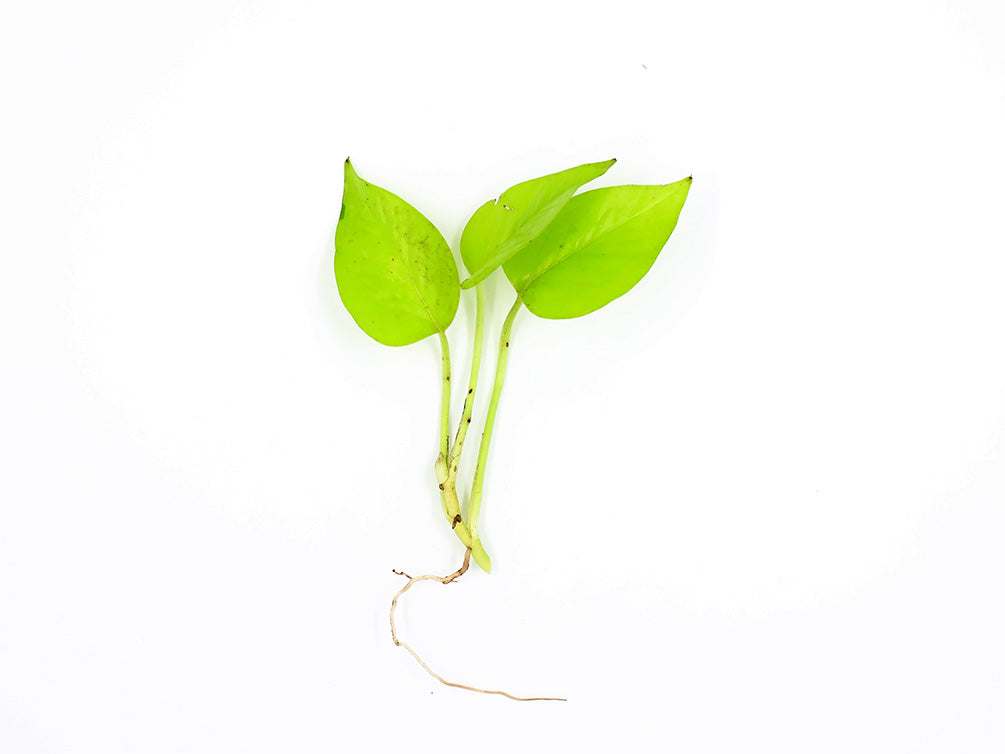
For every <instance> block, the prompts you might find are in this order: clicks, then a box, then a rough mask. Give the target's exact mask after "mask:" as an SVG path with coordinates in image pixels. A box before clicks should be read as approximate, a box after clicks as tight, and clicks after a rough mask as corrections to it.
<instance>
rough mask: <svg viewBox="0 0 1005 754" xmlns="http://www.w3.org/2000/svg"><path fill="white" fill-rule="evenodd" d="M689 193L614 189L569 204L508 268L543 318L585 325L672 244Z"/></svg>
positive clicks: (669, 188) (684, 187)
mask: <svg viewBox="0 0 1005 754" xmlns="http://www.w3.org/2000/svg"><path fill="white" fill-rule="evenodd" d="M690 187H691V179H690V178H685V179H684V180H682V181H677V182H676V183H669V184H666V185H664V186H614V187H612V188H601V189H594V190H593V191H587V192H585V193H583V194H579V195H578V196H574V197H572V199H570V200H569V202H568V203H567V204H566V205H565V207H564V208H563V209H562V211H561V212H559V214H558V215H557V217H555V219H554V220H553V221H552V222H551V224H549V225H548V227H547V228H546V229H545V230H544V232H543V233H541V234H540V235H539V236H538V237H537V238H535V239H534V240H533V241H532V242H531V243H529V244H528V245H527V246H526V247H525V248H524V249H523V251H521V252H519V253H518V254H516V255H514V256H513V257H511V258H510V259H509V261H508V262H506V264H504V265H503V269H504V270H505V272H506V277H508V278H509V280H510V282H511V283H512V284H513V287H514V288H516V291H517V293H518V294H519V295H520V296H521V297H522V299H523V302H524V304H526V306H527V308H528V309H529V310H530V311H531V312H532V313H534V314H536V315H537V316H539V317H545V318H548V319H568V318H571V317H581V316H583V315H584V314H589V313H590V312H592V311H596V310H597V309H599V308H601V307H602V306H605V305H606V304H609V303H610V302H611V301H613V300H614V299H616V298H617V297H618V296H621V295H623V294H624V293H627V292H628V291H629V290H630V289H631V288H632V287H633V286H634V285H635V284H636V283H638V282H639V281H640V280H641V279H642V278H643V277H644V276H645V274H646V273H647V272H648V271H649V268H650V267H652V264H653V262H655V261H656V257H657V256H658V255H659V253H660V251H661V250H662V248H663V246H664V245H665V244H666V242H667V240H668V239H669V238H670V234H671V233H672V232H673V229H674V227H675V226H676V225H677V217H678V216H679V215H680V211H681V208H682V207H683V206H684V200H685V199H686V198H687V194H688V190H689V189H690Z"/></svg>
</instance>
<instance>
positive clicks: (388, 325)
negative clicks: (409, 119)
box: [334, 160, 460, 346]
mask: <svg viewBox="0 0 1005 754" xmlns="http://www.w3.org/2000/svg"><path fill="white" fill-rule="evenodd" d="M334 265H335V281H336V284H337V285H338V290H339V295H340V297H341V298H342V303H343V304H345V307H346V309H348V311H349V314H350V315H352V318H353V319H354V320H355V321H356V324H358V325H359V327H360V328H361V329H362V330H363V332H365V333H366V334H367V335H369V336H370V337H371V338H373V339H374V340H376V341H378V342H379V343H383V344H384V345H388V346H404V345H409V344H411V343H415V342H416V341H419V340H422V339H423V338H425V337H428V336H429V335H434V334H435V333H437V332H444V331H445V330H446V329H447V327H449V326H450V323H451V322H452V321H453V319H454V316H455V315H456V313H457V307H458V305H459V303H460V278H459V275H458V272H457V263H456V262H455V261H454V256H453V254H452V253H451V251H450V247H449V246H448V245H447V242H446V241H445V240H444V238H443V236H442V235H441V234H440V232H439V231H438V230H437V229H436V227H435V226H434V225H433V224H432V223H431V222H430V221H429V220H428V219H426V217H425V216H424V215H423V214H422V213H421V212H419V211H418V210H417V209H415V207H413V206H412V205H411V204H409V203H408V202H406V201H405V200H404V199H402V198H401V197H399V196H397V195H396V194H393V193H391V192H390V191H387V190H386V189H383V188H380V187H379V186H375V185H373V184H372V183H369V182H367V181H365V180H363V179H362V178H360V177H359V175H358V174H357V173H356V171H355V169H354V168H353V166H352V163H351V162H350V161H349V160H346V162H345V188H344V191H343V197H342V210H341V212H340V214H339V221H338V225H337V226H336V228H335V259H334Z"/></svg>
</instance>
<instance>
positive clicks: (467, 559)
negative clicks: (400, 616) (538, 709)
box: [391, 548, 568, 702]
mask: <svg viewBox="0 0 1005 754" xmlns="http://www.w3.org/2000/svg"><path fill="white" fill-rule="evenodd" d="M470 563H471V548H468V549H467V550H465V552H464V562H463V563H462V564H461V567H460V568H458V569H457V570H456V571H454V572H453V573H452V574H450V575H449V576H430V575H427V576H409V575H408V574H407V573H405V572H404V571H398V570H395V571H394V573H396V574H398V575H399V576H405V577H407V578H408V583H407V584H405V586H403V587H402V588H401V589H399V590H398V593H397V594H395V595H394V597H393V598H392V599H391V640H392V641H393V642H394V643H395V645H396V646H399V647H404V648H405V649H407V650H408V653H409V654H410V655H412V657H414V658H415V661H416V662H417V663H419V664H420V665H421V666H422V669H423V670H425V671H426V672H427V673H429V675H431V676H433V678H435V679H436V680H437V681H439V682H440V683H442V684H443V685H444V686H453V687H454V688H455V689H466V690H468V691H477V692H478V693H479V694H498V695H499V696H505V697H506V698H507V699H513V700H514V701H517V702H565V701H568V700H567V699H563V698H562V697H558V696H529V697H527V696H513V695H512V694H508V693H506V692H505V691H492V690H490V689H480V688H477V687H475V686H466V685H464V684H463V683H454V682H453V681H448V680H446V679H445V678H444V677H443V676H440V675H437V674H436V673H434V672H433V670H432V668H430V667H429V666H428V665H427V664H426V663H425V661H424V660H423V659H422V658H421V657H419V653H418V652H416V651H415V650H414V649H412V648H411V647H410V646H408V645H407V644H406V643H405V642H403V641H401V640H400V639H398V631H397V629H396V628H395V626H394V611H395V610H396V609H397V608H398V598H399V597H400V596H401V595H403V594H404V593H405V592H407V591H408V590H409V589H411V588H412V585H413V584H415V583H416V582H419V581H439V582H440V583H441V584H449V583H451V582H452V581H455V580H456V579H459V578H460V577H461V576H463V575H464V573H465V572H466V571H467V570H468V566H469V565H470Z"/></svg>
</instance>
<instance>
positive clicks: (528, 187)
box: [461, 159, 615, 288]
mask: <svg viewBox="0 0 1005 754" xmlns="http://www.w3.org/2000/svg"><path fill="white" fill-rule="evenodd" d="M614 163H615V160H613V159H610V160H604V161H603V162H589V163H586V164H584V165H577V166H576V167H574V168H569V169H567V170H561V171H559V172H557V173H550V174H548V175H544V176H541V177H539V178H532V179H531V180H529V181H523V182H522V183H518V184H516V185H514V186H511V187H510V188H508V189H506V190H505V191H504V192H503V193H502V194H501V195H500V196H499V198H498V199H496V200H489V201H487V202H486V203H485V204H483V205H482V206H481V207H479V208H478V209H477V210H475V212H474V214H473V215H472V216H471V218H470V219H469V220H468V222H467V224H466V225H465V226H464V231H463V233H462V234H461V258H462V259H463V260H464V264H465V266H466V267H467V268H468V271H469V272H470V273H471V276H470V277H469V278H468V279H467V280H465V281H464V282H463V283H461V287H462V288H471V287H472V286H474V285H477V284H478V283H480V282H481V281H482V280H484V279H485V278H487V277H488V276H489V275H491V274H492V273H493V272H494V271H495V270H496V269H497V268H498V267H500V266H501V265H502V264H503V263H505V262H506V260H508V259H509V258H510V257H512V256H513V255H514V254H517V253H519V252H520V251H521V250H522V249H523V248H525V247H526V246H527V244H528V243H530V242H531V241H532V240H533V239H534V237H536V236H537V235H538V234H539V233H541V232H542V231H543V230H544V229H545V228H546V227H547V226H548V224H549V223H551V221H552V220H554V218H555V217H556V216H557V215H558V213H559V212H560V211H561V210H562V208H563V207H564V206H565V204H566V203H567V202H568V201H569V199H570V198H571V197H572V195H573V194H574V193H575V192H576V191H577V190H578V189H579V188H580V187H581V186H583V185H584V184H586V183H589V182H590V181H592V180H594V179H596V178H599V177H600V176H601V175H603V174H604V173H606V172H607V170H608V169H610V167H611V165H613V164H614Z"/></svg>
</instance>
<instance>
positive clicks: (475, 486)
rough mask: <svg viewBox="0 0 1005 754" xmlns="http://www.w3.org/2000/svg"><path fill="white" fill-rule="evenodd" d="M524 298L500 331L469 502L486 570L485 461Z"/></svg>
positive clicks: (478, 558)
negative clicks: (481, 522)
mask: <svg viewBox="0 0 1005 754" xmlns="http://www.w3.org/2000/svg"><path fill="white" fill-rule="evenodd" d="M522 304H523V301H522V300H521V299H520V296H519V295H517V297H516V301H514V302H513V308H512V309H510V310H509V314H507V315H506V321H505V322H503V326H502V331H501V332H500V333H499V356H498V358H497V359H496V377H495V382H493V383H492V398H491V399H490V400H489V408H488V413H487V414H486V415H485V429H484V430H483V431H482V443H481V446H480V447H479V448H478V462H477V464H476V466H475V478H474V482H473V483H472V485H471V502H470V504H469V505H468V531H469V532H470V533H471V554H472V555H473V556H474V559H475V562H476V563H478V565H479V566H481V568H482V570H484V571H486V572H488V571H490V570H491V569H492V561H491V560H490V559H489V556H488V553H486V552H485V549H484V548H483V547H482V543H481V540H480V539H479V538H478V514H479V513H480V512H481V507H482V489H483V487H484V484H485V464H486V462H487V461H488V455H489V445H490V443H491V442H492V426H493V425H494V424H495V419H496V409H497V408H498V407H499V396H500V395H501V394H502V388H503V382H504V381H505V379H506V360H507V358H508V357H509V339H510V333H511V332H512V330H513V320H515V319H516V314H517V312H518V311H520V306H521V305H522Z"/></svg>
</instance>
